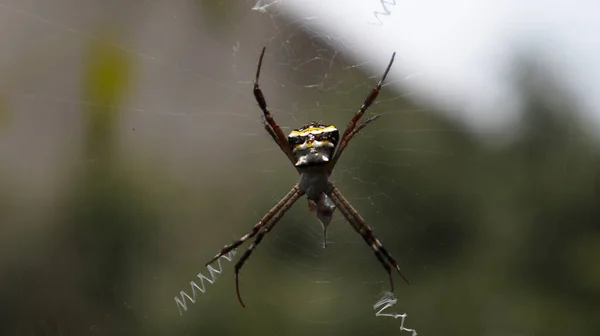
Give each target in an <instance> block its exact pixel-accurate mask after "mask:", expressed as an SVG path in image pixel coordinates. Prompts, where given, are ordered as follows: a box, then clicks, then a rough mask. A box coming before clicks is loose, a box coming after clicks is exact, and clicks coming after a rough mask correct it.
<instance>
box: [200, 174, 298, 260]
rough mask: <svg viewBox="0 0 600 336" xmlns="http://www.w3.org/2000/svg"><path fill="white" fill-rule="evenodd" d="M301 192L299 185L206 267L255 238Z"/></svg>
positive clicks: (226, 246)
mask: <svg viewBox="0 0 600 336" xmlns="http://www.w3.org/2000/svg"><path fill="white" fill-rule="evenodd" d="M299 192H300V190H299V188H298V185H295V186H294V187H293V188H292V190H290V192H288V193H287V195H285V196H284V197H283V198H282V199H281V201H279V202H277V204H275V206H274V207H273V208H271V210H269V212H267V214H266V215H264V216H263V218H261V219H260V220H259V221H258V223H256V224H255V225H254V226H253V227H252V230H250V232H248V233H247V234H245V235H244V236H242V237H241V238H240V239H238V240H236V241H234V242H233V243H231V244H229V245H225V247H223V248H222V249H221V252H219V253H217V255H215V256H214V258H212V259H211V260H210V261H209V262H207V263H206V266H208V265H209V264H212V263H213V262H214V261H215V260H217V259H219V258H220V257H222V256H223V255H225V254H227V253H229V252H230V251H231V250H233V249H235V248H236V247H238V246H240V245H242V244H243V243H244V242H245V241H246V240H248V239H250V238H252V237H254V236H255V235H256V234H257V233H258V231H259V230H260V228H261V227H263V226H264V225H266V224H267V223H269V221H270V220H271V219H272V218H273V217H275V215H276V214H277V213H278V212H279V211H280V210H281V209H282V208H284V207H285V206H286V205H287V203H288V201H289V200H290V199H292V198H294V197H296V199H297V197H299V196H297V194H298V193H299Z"/></svg>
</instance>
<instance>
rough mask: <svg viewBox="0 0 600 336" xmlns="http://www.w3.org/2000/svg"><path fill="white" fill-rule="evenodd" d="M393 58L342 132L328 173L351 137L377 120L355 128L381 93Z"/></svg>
mask: <svg viewBox="0 0 600 336" xmlns="http://www.w3.org/2000/svg"><path fill="white" fill-rule="evenodd" d="M395 57H396V53H395V52H394V53H393V54H392V58H391V59H390V63H389V64H388V66H387V68H386V69H385V72H384V73H383V76H382V77H381V79H380V80H379V83H377V86H375V87H374V88H373V89H371V92H370V93H369V94H368V95H367V97H366V98H365V100H364V101H363V103H362V105H361V106H360V109H358V111H357V112H356V114H354V117H352V119H351V120H350V122H349V123H348V126H347V127H346V130H345V131H344V134H343V135H342V137H341V140H340V145H339V147H338V149H337V150H336V151H335V154H334V155H333V158H332V159H331V161H330V162H329V167H331V168H330V169H329V170H330V172H331V170H333V167H335V164H336V162H337V160H338V159H339V157H340V155H342V152H343V151H344V149H345V148H346V146H347V145H348V142H349V141H350V139H352V137H353V136H354V135H356V133H358V131H360V130H361V129H362V128H363V127H365V126H367V124H369V123H370V122H372V121H374V120H375V119H377V118H378V117H379V116H374V117H371V118H369V119H368V120H366V121H364V122H363V123H361V124H359V126H358V127H357V126H356V123H357V122H358V120H360V118H361V117H362V116H363V114H364V113H365V111H367V109H368V108H369V107H370V106H371V104H373V102H374V101H375V99H377V96H378V95H379V92H380V91H381V86H382V85H383V82H384V81H385V78H386V77H387V75H388V72H390V69H391V68H392V64H393V63H394V58H395Z"/></svg>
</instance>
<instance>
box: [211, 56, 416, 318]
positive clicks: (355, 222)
mask: <svg viewBox="0 0 600 336" xmlns="http://www.w3.org/2000/svg"><path fill="white" fill-rule="evenodd" d="M264 55H265V47H263V49H262V52H261V54H260V58H259V59H258V66H257V69H256V78H255V80H254V89H253V93H254V98H255V99H256V102H257V103H258V106H259V107H260V109H261V110H262V112H263V124H264V127H265V130H266V131H267V132H268V133H269V134H270V135H271V137H272V138H273V140H274V141H275V143H276V144H277V146H279V148H280V149H281V151H282V152H283V153H284V154H285V155H286V156H287V158H288V159H289V160H290V161H291V163H292V164H293V165H294V167H295V168H296V170H297V171H298V173H299V174H300V181H299V182H298V183H297V184H296V185H294V187H292V190H290V192H288V193H287V195H285V196H284V197H283V198H282V199H281V200H280V201H279V202H278V203H277V204H275V206H274V207H273V208H272V209H271V210H269V211H268V212H267V214H266V215H264V217H263V218H262V219H261V220H259V221H258V223H256V224H255V225H254V226H253V227H252V229H251V230H250V232H248V233H247V234H245V235H244V236H242V237H241V238H240V239H238V240H236V241H234V242H233V243H231V244H229V245H226V246H225V247H223V248H222V249H221V252H219V253H218V254H217V255H216V256H215V257H214V258H213V259H211V260H210V261H209V262H208V263H206V265H207V266H208V265H209V264H211V263H213V262H214V261H216V260H217V259H219V258H220V257H221V256H223V255H225V254H227V253H229V252H230V251H231V250H233V249H235V248H237V247H238V246H240V245H241V244H243V243H244V242H245V241H246V240H248V239H250V238H253V237H255V236H256V238H255V239H254V241H253V242H252V244H251V245H250V247H248V249H247V250H246V252H245V253H244V254H243V255H242V256H241V258H240V259H239V260H238V262H237V263H236V264H235V288H236V293H237V298H238V301H239V302H240V304H241V305H242V307H245V305H244V302H243V300H242V297H241V295H240V286H239V271H240V269H241V268H242V266H243V265H244V263H245V262H246V260H247V259H248V258H249V257H250V254H252V251H254V249H255V248H256V246H258V244H260V242H261V241H262V239H263V237H264V236H265V234H267V232H269V231H271V230H272V229H273V227H275V224H277V222H279V220H280V219H281V218H282V217H283V215H284V214H285V212H286V211H288V210H289V209H290V208H291V207H292V205H293V204H294V203H296V201H297V200H298V199H299V198H300V197H301V196H303V195H306V197H307V198H308V204H309V209H310V210H311V211H314V212H315V214H316V216H317V218H318V219H319V221H320V222H321V224H322V226H323V238H324V242H323V247H325V246H326V243H327V226H328V225H329V223H330V222H331V218H332V217H333V212H334V211H335V209H336V208H337V209H339V210H340V212H341V213H342V215H343V216H344V217H345V218H346V220H347V221H348V222H349V223H350V225H351V226H352V227H353V228H354V230H356V232H357V233H359V234H360V235H361V236H362V238H363V239H364V241H365V242H366V243H367V245H369V247H370V248H371V249H372V250H373V252H375V256H376V257H377V259H378V260H379V262H380V263H381V264H382V265H383V267H384V268H385V270H386V271H387V273H388V277H389V280H390V285H391V290H392V292H393V291H394V282H393V280H392V268H391V266H393V267H394V268H396V270H397V271H398V273H399V274H400V276H401V277H402V278H403V279H404V281H406V283H409V282H408V279H407V278H406V277H405V276H404V274H403V273H402V271H401V270H400V266H398V263H397V262H396V260H394V258H393V257H392V256H391V255H390V253H389V252H388V251H387V250H386V249H385V247H383V245H382V244H381V241H379V239H377V238H376V237H375V236H374V234H373V230H372V229H371V228H370V227H369V226H368V225H367V223H366V222H365V220H364V219H363V218H362V216H361V215H360V214H359V213H358V211H356V209H354V207H353V206H352V205H351V204H350V202H348V200H347V199H346V198H345V197H344V196H343V195H342V193H341V192H340V191H339V190H338V188H337V187H336V186H335V185H333V183H332V182H331V181H329V176H330V175H331V172H332V171H333V168H334V167H335V164H336V162H337V161H338V159H339V158H340V156H341V155H342V153H343V151H344V149H346V146H348V143H349V142H350V140H351V139H352V138H353V137H354V136H355V135H356V134H357V133H358V132H360V130H362V129H363V128H364V127H365V126H367V125H368V124H369V123H371V122H373V121H374V120H376V119H377V118H378V117H379V115H374V116H372V117H370V118H368V119H367V120H364V121H363V122H361V123H359V124H358V125H357V122H358V121H359V119H360V118H361V117H362V115H363V114H364V113H365V111H366V110H367V109H368V108H369V106H371V104H372V103H373V102H374V101H375V99H376V98H377V95H378V94H379V91H380V90H381V86H382V84H383V82H384V80H385V78H386V76H387V74H388V72H389V71H390V68H391V67H392V63H394V57H395V56H396V53H395V52H394V53H393V54H392V58H391V59H390V63H389V64H388V66H387V68H386V69H385V72H384V73H383V76H382V78H381V80H380V81H379V83H377V86H376V87H374V88H373V89H372V90H371V92H370V93H369V95H368V96H367V97H366V99H365V100H364V102H363V103H362V106H361V107H360V109H359V110H358V111H357V112H356V114H355V115H354V117H353V118H352V119H351V120H350V123H349V124H348V126H347V127H346V129H345V130H344V134H343V135H342V137H341V139H340V137H339V132H338V130H337V128H336V127H335V126H333V125H326V124H322V123H319V122H311V123H309V124H307V125H304V126H302V127H301V128H298V129H294V130H293V131H292V132H291V133H290V134H289V135H288V136H287V138H286V136H285V135H284V133H283V131H282V130H281V128H280V127H279V125H277V123H276V122H275V120H274V119H273V116H272V115H271V113H270V112H269V109H268V108H267V102H266V100H265V97H264V95H263V93H262V91H261V89H260V86H259V85H258V78H259V76H260V68H261V66H262V61H263V57H264ZM338 140H339V143H338ZM390 264H391V266H390Z"/></svg>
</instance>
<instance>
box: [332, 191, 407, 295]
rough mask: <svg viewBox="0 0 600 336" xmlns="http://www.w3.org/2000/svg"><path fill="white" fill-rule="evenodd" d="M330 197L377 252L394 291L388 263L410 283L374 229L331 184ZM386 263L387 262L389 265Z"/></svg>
mask: <svg viewBox="0 0 600 336" xmlns="http://www.w3.org/2000/svg"><path fill="white" fill-rule="evenodd" d="M329 196H330V197H331V199H332V200H333V202H334V203H335V205H336V206H337V207H338V209H340V211H341V212H342V215H344V217H345V218H346V220H347V221H348V222H349V223H350V224H351V225H352V227H354V229H355V230H356V232H358V233H359V234H360V235H361V236H362V237H363V239H364V240H365V242H367V244H368V245H369V247H371V249H372V250H373V252H375V255H376V256H377V259H378V260H379V261H380V262H381V263H382V264H383V266H384V267H385V269H386V271H388V275H389V276H390V283H391V286H392V291H393V290H394V284H393V282H392V278H391V272H390V269H389V268H390V266H389V265H388V263H389V264H391V265H392V266H394V267H395V268H396V270H397V271H398V273H399V274H400V276H401V277H402V279H404V281H406V283H409V281H408V279H407V278H406V277H405V276H404V273H402V270H401V269H400V266H399V265H398V263H397V262H396V260H395V259H394V258H393V257H392V255H391V254H390V253H389V252H388V251H387V249H386V248H385V247H384V246H383V244H382V243H381V241H380V240H379V239H377V237H375V235H374V234H373V229H371V227H369V226H368V225H367V223H366V222H365V220H364V219H363V218H362V216H361V215H360V214H359V213H358V211H356V209H354V207H353V206H352V205H351V204H350V202H349V201H348V200H347V199H346V198H345V197H344V195H342V193H341V192H340V191H339V189H337V187H335V186H334V185H333V184H331V183H330V192H329ZM384 258H385V260H384ZM385 261H387V263H386V262H385Z"/></svg>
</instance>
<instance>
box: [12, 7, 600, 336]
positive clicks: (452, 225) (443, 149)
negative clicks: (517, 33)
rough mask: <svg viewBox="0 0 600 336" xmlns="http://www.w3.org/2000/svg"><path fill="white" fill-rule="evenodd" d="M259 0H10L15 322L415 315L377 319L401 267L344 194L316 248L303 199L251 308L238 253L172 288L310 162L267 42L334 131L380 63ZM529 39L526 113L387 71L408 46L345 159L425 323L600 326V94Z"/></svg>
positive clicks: (208, 323)
mask: <svg viewBox="0 0 600 336" xmlns="http://www.w3.org/2000/svg"><path fill="white" fill-rule="evenodd" d="M253 6H254V3H253V2H251V1H239V2H238V1H201V0H197V1H192V0H182V1H164V0H154V1H147V0H146V1H141V0H139V1H138V0H135V1H127V2H122V1H106V0H105V1H97V0H85V1H82V0H79V1H74V0H53V1H41V0H31V1H17V0H13V1H9V0H0V309H1V311H2V314H1V315H0V334H1V335H88V334H89V335H239V334H243V335H258V334H260V335H397V334H407V335H408V334H410V333H406V332H403V331H402V332H401V331H400V330H399V327H400V321H399V320H394V319H392V318H385V317H376V316H375V311H374V310H373V305H374V304H375V303H376V302H377V300H379V298H380V297H381V296H382V293H383V292H384V291H386V290H388V289H389V284H388V282H387V276H386V274H385V271H384V270H383V268H382V267H381V265H380V264H379V263H378V262H377V260H376V259H375V258H374V257H373V253H372V251H371V250H370V249H369V248H368V246H366V245H365V244H364V242H363V240H362V238H361V237H360V236H358V235H356V233H354V231H353V230H351V228H350V226H349V225H348V224H347V223H346V222H345V221H344V219H343V218H342V217H341V215H339V213H338V214H337V215H336V216H335V218H334V221H333V222H332V224H331V225H330V229H329V245H328V247H327V248H326V249H323V248H322V247H321V243H322V239H323V238H322V233H321V227H320V224H319V222H318V220H317V219H316V218H315V216H314V215H313V214H312V213H309V212H308V211H307V205H306V203H305V201H304V200H301V201H299V202H298V203H297V204H296V205H295V206H294V207H293V208H292V209H291V210H290V211H289V212H288V213H287V214H286V216H285V217H284V218H283V220H282V221H281V222H280V223H279V224H278V226H277V227H276V228H275V229H274V230H273V231H272V232H270V233H269V234H268V235H267V236H266V237H265V239H264V240H263V242H262V244H261V245H260V246H259V247H258V248H257V249H256V250H255V252H254V253H253V255H252V257H251V258H250V259H249V260H248V262H247V263H246V264H245V265H244V268H243V270H242V272H241V280H240V285H241V291H242V295H243V297H244V299H245V303H246V305H247V308H245V309H243V308H241V307H240V306H239V304H238V302H237V299H236V296H235V285H234V277H233V266H234V262H229V261H226V260H223V261H222V267H223V273H222V274H221V275H218V276H217V278H216V281H215V282H214V283H213V284H209V283H208V282H206V281H205V286H206V287H205V288H206V292H205V293H204V294H201V293H199V292H198V293H197V297H196V300H195V303H191V302H190V301H189V300H188V301H186V302H187V306H186V308H187V310H185V311H184V310H182V309H181V306H180V305H179V304H178V303H177V301H176V300H174V298H180V299H181V298H182V296H181V291H184V292H186V293H187V294H189V295H192V288H191V287H190V281H195V282H196V283H198V284H199V283H200V281H199V279H198V277H197V275H198V273H202V274H204V275H205V276H209V272H208V271H207V270H206V268H205V267H204V266H203V265H204V263H205V262H207V261H208V260H210V258H211V257H212V256H213V255H214V254H215V253H216V252H217V251H219V249H221V248H222V246H223V245H225V244H228V243H230V242H231V241H233V240H234V239H237V238H239V237H240V236H241V235H243V234H245V233H246V232H247V231H248V230H249V229H250V228H251V227H252V225H254V224H255V223H256V222H257V221H258V220H259V219H260V218H261V217H262V216H263V215H264V214H265V213H266V212H267V211H268V210H269V209H270V208H271V207H272V206H273V205H274V204H275V203H276V202H277V201H279V199H280V198H281V197H282V196H283V195H285V194H286V193H287V192H288V191H289V189H290V188H291V187H292V186H293V184H294V183H295V182H296V181H297V178H298V177H297V173H296V172H295V170H294V169H293V168H292V167H291V166H290V164H289V162H288V161H287V159H286V158H285V157H284V155H283V154H282V153H281V152H280V151H279V149H278V148H277V147H276V145H275V144H274V143H273V142H272V139H271V138H270V137H269V136H268V134H267V133H266V132H265V131H264V129H263V128H262V124H261V118H260V116H261V114H260V110H259V109H258V107H257V106H256V103H255V101H254V100H253V96H252V80H253V76H254V73H255V67H256V62H257V59H258V55H259V53H260V50H261V48H262V46H263V45H266V46H267V53H266V56H265V60H264V63H263V69H262V75H261V85H262V88H263V91H264V93H265V95H266V98H267V102H268V104H269V107H270V109H271V111H272V113H273V115H274V117H275V118H276V120H277V122H278V123H279V124H280V125H281V126H282V128H283V130H284V132H286V133H287V132H289V131H290V130H291V129H292V128H296V127H299V126H301V125H304V124H306V123H307V122H309V121H312V120H317V121H323V122H326V123H332V124H335V125H338V127H339V128H343V127H344V126H345V125H346V124H347V122H348V120H349V119H350V118H351V116H352V114H353V113H354V112H355V111H356V109H357V108H358V107H359V106H360V104H361V103H362V100H363V99H364V97H365V96H366V94H367V93H368V92H369V90H370V89H371V87H372V86H373V85H375V84H376V82H377V80H378V79H379V77H380V75H381V72H382V71H383V66H382V67H381V70H380V71H377V72H373V71H370V69H366V68H365V67H363V65H364V64H363V63H357V62H356V61H354V60H352V57H351V56H348V55H350V54H352V48H354V47H353V46H352V45H347V46H345V49H342V50H340V49H334V48H332V47H331V46H330V45H328V44H327V39H328V36H324V35H323V34H320V33H319V32H318V31H315V30H313V29H308V28H307V26H306V25H305V24H304V22H303V21H301V20H294V19H292V16H289V15H284V14H279V13H277V12H276V11H275V10H272V11H265V10H264V8H263V11H260V10H258V11H257V10H252V8H253ZM271 9H273V8H271ZM306 20H309V18H306ZM431 24H435V22H433V23H431ZM482 24H485V23H482ZM536 51H537V52H539V49H536V48H532V49H528V48H526V46H521V47H520V48H515V49H511V50H510V53H511V62H510V66H507V68H506V71H505V72H504V75H505V76H506V78H507V79H508V80H509V82H510V83H511V91H510V92H511V97H510V102H507V105H509V106H510V109H511V110H507V111H506V113H508V114H511V115H518V116H519V117H518V118H517V121H516V122H515V123H514V124H512V125H511V126H510V127H507V128H502V129H500V128H498V129H494V130H490V129H486V130H481V129H476V128H468V127H467V126H466V124H465V123H463V122H459V121H457V120H456V119H455V118H452V117H449V115H454V116H459V115H461V114H463V113H464V111H461V110H460V109H457V108H455V107H452V108H450V107H449V108H447V109H444V107H443V106H442V107H440V105H439V104H429V103H428V102H429V101H434V100H436V97H434V96H433V95H432V96H431V97H428V96H427V95H426V94H423V91H422V90H421V91H419V93H418V94H416V91H415V90H414V89H412V88H411V82H410V80H398V79H396V80H394V78H400V77H402V78H409V77H410V76H411V75H413V74H415V72H416V71H412V70H411V69H410V68H409V67H406V66H404V67H403V65H402V57H401V56H400V57H399V58H397V59H396V63H395V64H394V67H395V68H394V69H393V71H392V73H391V78H392V79H391V80H390V82H392V83H393V82H396V84H398V83H400V84H401V85H388V86H386V87H385V89H384V90H383V92H382V94H381V95H380V98H379V99H378V101H377V103H376V104H374V105H373V106H372V107H371V109H370V110H369V113H367V114H368V115H371V114H381V115H382V118H380V120H378V121H377V122H376V123H373V124H372V125H370V126H369V127H367V128H365V129H364V131H363V132H362V134H361V135H359V136H357V137H356V138H355V139H354V140H353V141H352V143H351V145H350V146H349V147H348V150H347V151H346V152H345V153H344V156H343V157H342V159H341V160H340V162H339V164H338V166H337V169H336V171H335V173H334V175H333V179H334V182H335V183H336V184H337V186H338V187H339V189H340V190H341V191H342V192H343V193H344V194H345V195H346V197H347V198H348V199H349V200H350V202H351V203H352V204H353V205H354V206H355V207H356V208H357V210H358V211H359V212H360V213H361V214H362V216H363V217H364V218H365V220H366V221H367V222H368V223H369V224H370V225H371V226H372V227H373V228H374V230H375V233H376V235H377V236H378V237H379V238H381V240H382V241H383V243H384V244H385V246H386V247H387V248H388V250H389V251H390V252H391V253H392V254H393V255H394V256H395V257H396V259H397V260H398V261H399V263H400V265H401V267H402V268H403V271H404V273H405V274H406V275H407V277H408V278H409V279H410V280H411V282H412V284H411V285H405V284H404V283H402V281H401V279H400V278H399V277H398V276H395V283H396V291H395V297H396V298H397V299H398V302H397V303H396V305H394V306H393V307H391V308H388V309H387V310H386V312H387V313H407V314H408V317H407V319H406V321H405V324H404V326H405V327H408V328H414V329H416V330H417V332H418V334H419V335H598V334H600V319H598V316H600V225H599V224H598V223H599V222H597V221H600V207H598V201H599V198H600V195H598V191H599V190H600V180H599V178H598V169H600V152H599V147H600V143H599V142H598V139H597V138H595V137H594V136H591V135H590V132H589V127H588V126H586V122H585V121H584V119H583V117H582V116H583V115H589V114H596V113H598V111H593V110H587V109H588V108H589V106H590V105H589V104H583V103H581V101H580V99H579V97H580V95H579V94H578V92H577V91H576V90H575V88H574V87H573V86H572V85H570V84H571V83H570V81H569V79H568V78H563V77H560V76H557V75H556V74H557V69H556V68H555V66H556V65H555V64H554V63H552V62H544V61H541V60H543V59H544V58H543V57H541V56H540V55H538V54H536ZM439 57H440V58H443V57H444V55H439ZM396 67H397V68H399V69H396ZM394 72H396V73H395V74H394ZM579 87H581V86H579ZM432 106H437V107H432ZM586 106H587V107H586ZM499 110H500V111H501V109H499ZM584 129H586V130H587V131H584ZM240 251H242V250H240ZM240 251H238V252H240ZM234 260H235V259H234Z"/></svg>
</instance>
